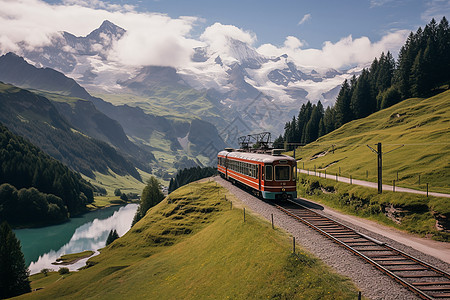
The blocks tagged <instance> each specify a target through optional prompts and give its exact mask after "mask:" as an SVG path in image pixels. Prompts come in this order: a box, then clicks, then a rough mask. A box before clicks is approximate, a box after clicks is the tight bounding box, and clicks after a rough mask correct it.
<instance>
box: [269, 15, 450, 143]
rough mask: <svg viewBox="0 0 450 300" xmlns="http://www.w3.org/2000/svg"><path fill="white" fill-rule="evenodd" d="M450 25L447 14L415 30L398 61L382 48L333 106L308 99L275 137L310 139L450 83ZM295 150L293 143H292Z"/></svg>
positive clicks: (344, 86)
mask: <svg viewBox="0 0 450 300" xmlns="http://www.w3.org/2000/svg"><path fill="white" fill-rule="evenodd" d="M448 70H450V28H449V24H448V21H447V19H446V18H445V17H443V18H442V20H441V21H440V23H439V24H437V23H436V21H435V20H434V19H432V20H431V22H430V23H429V24H427V25H426V26H425V27H424V29H422V28H420V27H419V29H418V30H417V32H416V33H413V32H411V33H410V35H409V36H408V38H407V40H406V42H405V44H404V45H403V46H402V48H401V49H400V52H399V56H398V60H397V62H395V60H394V58H393V57H392V54H391V53H390V52H387V53H386V54H385V53H381V56H380V57H379V58H375V59H374V60H373V62H372V64H371V65H370V67H369V68H364V69H363V70H362V72H361V74H360V76H359V77H358V78H356V76H355V75H353V77H352V78H351V79H350V80H347V79H346V80H344V82H343V84H342V86H341V89H340V91H339V94H338V96H337V98H336V102H335V104H334V106H331V107H327V108H326V109H325V110H324V108H323V105H322V104H321V103H320V101H319V102H318V103H317V105H316V104H311V102H309V101H308V103H306V104H303V105H302V107H301V108H300V111H299V114H298V116H297V118H296V117H295V116H294V117H293V118H292V120H291V121H289V122H287V123H286V124H285V127H284V130H285V131H284V134H283V135H280V136H279V137H278V138H277V139H276V140H275V141H274V147H275V148H284V143H285V142H288V143H302V144H308V143H310V142H313V141H315V140H316V139H317V138H319V137H321V136H323V135H325V134H327V133H329V132H331V131H333V130H335V129H337V128H339V127H341V126H342V125H344V124H345V123H347V122H350V121H352V120H356V119H360V118H364V117H367V116H368V115H370V114H372V113H374V112H376V111H379V110H381V109H384V108H387V107H390V106H392V105H394V104H396V103H398V102H400V101H402V100H404V99H407V98H410V97H428V96H431V95H433V94H435V93H437V92H439V91H441V89H442V88H446V89H448V88H449V83H450V72H448ZM286 148H287V149H288V150H292V149H293V146H292V145H291V146H287V147H286Z"/></svg>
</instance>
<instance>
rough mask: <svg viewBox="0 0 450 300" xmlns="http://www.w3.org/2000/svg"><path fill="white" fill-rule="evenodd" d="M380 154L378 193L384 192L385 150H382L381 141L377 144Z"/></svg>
mask: <svg viewBox="0 0 450 300" xmlns="http://www.w3.org/2000/svg"><path fill="white" fill-rule="evenodd" d="M377 154H378V164H377V166H378V194H381V193H382V192H383V151H382V150H381V143H378V144H377Z"/></svg>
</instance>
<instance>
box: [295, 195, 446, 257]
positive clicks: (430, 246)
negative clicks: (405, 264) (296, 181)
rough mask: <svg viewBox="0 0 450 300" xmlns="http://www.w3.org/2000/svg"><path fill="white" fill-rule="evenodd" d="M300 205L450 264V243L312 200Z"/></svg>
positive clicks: (302, 200)
mask: <svg viewBox="0 0 450 300" xmlns="http://www.w3.org/2000/svg"><path fill="white" fill-rule="evenodd" d="M298 202H299V203H302V204H305V205H306V206H308V207H309V208H311V209H314V210H318V212H319V213H325V214H328V215H331V216H332V217H334V218H336V219H339V220H343V221H346V222H348V223H350V224H353V225H356V226H358V227H361V228H364V229H366V230H368V231H370V232H374V233H376V234H379V235H381V236H385V237H387V238H389V239H392V240H394V241H397V242H399V243H401V244H404V245H406V246H409V247H411V248H413V249H416V250H417V251H420V252H422V253H426V254H428V255H431V256H433V257H436V258H438V259H440V260H442V261H444V262H446V263H448V264H450V243H445V242H438V241H434V240H431V239H427V238H421V237H418V236H415V235H413V234H410V233H407V232H404V231H401V230H398V229H395V228H392V227H388V226H385V225H382V224H379V223H377V222H374V221H371V220H367V219H363V218H359V217H356V216H351V215H346V214H343V213H341V212H338V211H335V210H333V209H331V208H329V207H327V206H325V205H322V204H318V203H315V202H313V201H311V200H308V199H305V198H300V199H298Z"/></svg>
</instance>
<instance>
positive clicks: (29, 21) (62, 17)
mask: <svg viewBox="0 0 450 300" xmlns="http://www.w3.org/2000/svg"><path fill="white" fill-rule="evenodd" d="M0 7H2V9H1V11H0V51H1V52H3V53H4V52H7V51H15V52H19V54H20V49H19V48H18V46H17V45H18V44H19V43H20V42H25V43H26V44H27V45H28V46H29V47H42V46H44V45H48V44H50V43H51V39H52V37H53V36H55V33H56V32H59V31H67V32H70V33H72V34H75V35H77V36H84V35H87V34H88V33H89V32H91V31H92V30H93V29H95V28H98V26H99V25H100V24H101V22H102V21H103V20H110V21H111V22H113V23H114V24H116V25H118V26H121V27H123V28H125V29H126V30H127V34H126V36H125V37H124V38H123V39H122V40H121V41H120V42H119V43H117V44H116V45H115V47H114V49H113V50H114V51H113V53H111V54H110V57H111V58H113V59H116V60H120V61H121V62H123V63H125V64H132V65H145V64H154V65H168V66H178V65H180V64H183V63H184V62H185V61H188V60H189V58H190V55H191V53H192V47H193V45H198V44H199V43H198V42H196V41H194V40H191V39H189V38H188V36H189V32H190V31H191V29H192V27H193V26H194V24H195V22H196V21H197V18H195V17H180V18H177V19H172V18H170V17H168V16H167V15H163V14H156V13H139V12H136V11H134V7H132V6H130V5H123V6H120V5H116V4H108V3H104V2H103V1H99V0H90V1H88V0H66V1H64V3H63V4H55V5H51V4H47V3H45V2H44V1H41V0H0Z"/></svg>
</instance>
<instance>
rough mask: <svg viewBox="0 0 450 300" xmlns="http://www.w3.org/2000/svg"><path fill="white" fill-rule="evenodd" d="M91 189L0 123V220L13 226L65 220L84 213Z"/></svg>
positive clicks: (75, 174) (90, 196)
mask: <svg viewBox="0 0 450 300" xmlns="http://www.w3.org/2000/svg"><path fill="white" fill-rule="evenodd" d="M93 200H94V195H93V187H92V185H91V184H90V183H88V182H87V181H85V180H84V179H83V178H82V177H81V176H80V175H79V174H78V173H74V172H73V171H71V170H70V169H69V168H68V167H66V166H65V165H63V164H62V163H60V162H58V161H57V160H55V159H53V158H51V157H50V156H49V155H47V154H45V153H44V152H42V151H41V150H40V149H39V148H37V147H36V146H34V145H33V144H31V143H30V142H28V141H27V140H25V139H24V138H22V137H20V136H17V135H15V134H13V133H12V132H11V131H9V130H8V129H7V128H6V127H5V126H3V125H1V124H0V220H2V221H5V220H6V221H8V222H9V223H10V224H11V225H14V226H34V225H47V224H52V223H57V222H61V221H65V220H67V219H68V217H69V216H70V215H76V214H80V213H82V212H84V211H85V210H86V204H88V203H91V202H92V201H93Z"/></svg>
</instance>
